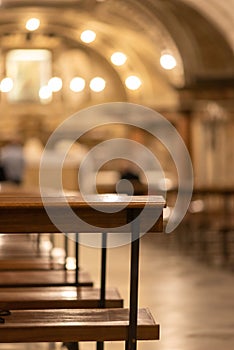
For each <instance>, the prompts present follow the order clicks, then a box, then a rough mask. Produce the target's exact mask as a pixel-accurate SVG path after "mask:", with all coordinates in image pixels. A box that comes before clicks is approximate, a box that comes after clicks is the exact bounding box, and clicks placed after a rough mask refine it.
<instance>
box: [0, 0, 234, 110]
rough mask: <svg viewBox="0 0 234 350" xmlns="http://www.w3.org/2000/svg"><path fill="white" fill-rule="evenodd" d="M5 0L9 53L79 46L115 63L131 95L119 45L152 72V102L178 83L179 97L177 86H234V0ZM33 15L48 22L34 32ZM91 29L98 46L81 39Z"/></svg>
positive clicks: (2, 14)
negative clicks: (172, 61)
mask: <svg viewBox="0 0 234 350" xmlns="http://www.w3.org/2000/svg"><path fill="white" fill-rule="evenodd" d="M0 4H1V6H0V36H1V47H2V51H4V50H8V49H10V48H20V47H31V46H32V45H33V46H34V47H42V46H43V47H50V48H53V49H54V50H58V49H59V48H60V49H64V50H65V49H66V50H68V49H72V48H78V49H79V50H81V52H83V53H84V54H85V55H88V56H89V57H91V56H92V57H93V58H95V61H100V62H102V63H103V65H106V67H108V69H109V71H110V72H112V75H113V80H112V81H113V84H115V83H116V84H117V85H116V86H118V90H119V91H120V92H119V96H118V98H121V96H122V98H125V97H126V94H127V93H126V92H125V89H124V88H123V86H122V84H121V80H122V78H123V77H124V74H125V72H124V69H122V68H121V69H116V68H115V67H112V66H111V65H110V62H109V57H110V54H111V53H112V52H114V51H124V52H125V53H126V54H127V55H128V57H129V60H128V70H129V71H132V72H134V71H137V72H138V74H140V76H144V80H145V81H144V84H145V91H146V92H147V93H146V94H145V97H144V98H145V101H147V99H148V101H149V104H150V105H152V104H153V100H154V96H155V91H156V93H157V92H158V93H160V88H159V87H160V86H161V89H162V91H166V90H167V89H166V88H167V87H168V91H170V88H172V90H171V93H172V95H173V89H181V88H186V87H191V86H194V85H198V86H199V83H200V82H204V81H212V82H214V84H217V86H219V83H220V81H221V82H222V83H223V82H224V84H229V85H230V84H233V81H234V31H233V23H234V0H225V1H220V0H209V1H206V0H144V1H142V0H66V1H63V0H40V1H31V0H24V1H17V0H2V1H0ZM30 16H35V17H38V16H39V17H40V20H41V27H40V31H38V32H37V33H36V34H33V35H32V36H31V37H30V38H29V36H27V35H26V33H25V28H24V23H25V19H26V18H29V17H30ZM86 28H89V29H93V30H95V31H96V33H97V39H96V41H95V42H94V43H93V44H92V45H85V44H84V43H82V42H81V40H80V33H81V31H82V30H83V29H86ZM162 52H170V53H172V54H173V56H174V57H175V58H176V60H177V66H176V67H175V69H173V70H170V71H165V70H164V69H163V68H162V67H161V66H160V62H159V59H160V55H161V54H162ZM91 66H92V64H91ZM84 70H85V67H84ZM164 87H165V89H164ZM146 95H147V96H146ZM172 95H171V96H172ZM161 98H162V99H163V96H161ZM172 99H173V97H172Z"/></svg>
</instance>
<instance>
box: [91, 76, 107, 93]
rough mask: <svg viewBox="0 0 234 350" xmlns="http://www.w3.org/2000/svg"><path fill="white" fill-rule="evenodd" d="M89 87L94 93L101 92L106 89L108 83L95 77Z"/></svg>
mask: <svg viewBox="0 0 234 350" xmlns="http://www.w3.org/2000/svg"><path fill="white" fill-rule="evenodd" d="M89 87H90V89H91V90H92V91H94V92H101V91H103V90H104V89H105V87H106V82H105V80H104V79H103V78H100V77H95V78H93V79H92V80H91V81H90V84H89Z"/></svg>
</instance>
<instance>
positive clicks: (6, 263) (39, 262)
mask: <svg viewBox="0 0 234 350" xmlns="http://www.w3.org/2000/svg"><path fill="white" fill-rule="evenodd" d="M19 270H21V271H25V270H28V271H31V270H45V271H46V270H64V264H63V263H61V262H56V259H50V258H47V257H45V258H41V257H38V258H33V257H32V258H21V259H19V258H18V259H15V258H11V259H7V258H6V259H1V260H0V271H19ZM0 284H1V282H0Z"/></svg>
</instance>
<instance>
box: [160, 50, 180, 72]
mask: <svg viewBox="0 0 234 350" xmlns="http://www.w3.org/2000/svg"><path fill="white" fill-rule="evenodd" d="M160 64H161V66H162V67H163V68H164V69H167V70H171V69H173V68H175V67H176V64H177V62H176V59H175V57H174V56H172V55H170V54H163V55H162V56H161V57H160Z"/></svg>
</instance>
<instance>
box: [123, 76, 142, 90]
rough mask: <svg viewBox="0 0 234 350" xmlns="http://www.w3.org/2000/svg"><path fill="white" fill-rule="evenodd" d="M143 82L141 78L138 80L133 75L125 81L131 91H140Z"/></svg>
mask: <svg viewBox="0 0 234 350" xmlns="http://www.w3.org/2000/svg"><path fill="white" fill-rule="evenodd" d="M141 84H142V83H141V80H140V78H138V77H137V76H135V75H131V76H129V77H128V78H127V79H126V80H125V85H126V86H127V88H128V89H130V90H137V89H139V87H140V86H141Z"/></svg>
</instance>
